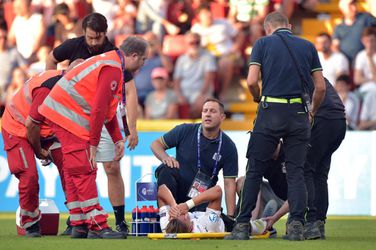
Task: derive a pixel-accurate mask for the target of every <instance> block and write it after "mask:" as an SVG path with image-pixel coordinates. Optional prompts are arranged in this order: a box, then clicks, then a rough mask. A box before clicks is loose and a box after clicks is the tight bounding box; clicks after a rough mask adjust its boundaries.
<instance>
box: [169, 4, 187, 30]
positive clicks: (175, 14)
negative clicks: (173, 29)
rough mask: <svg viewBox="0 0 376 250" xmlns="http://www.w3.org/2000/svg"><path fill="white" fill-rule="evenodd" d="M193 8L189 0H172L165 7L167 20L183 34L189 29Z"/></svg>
mask: <svg viewBox="0 0 376 250" xmlns="http://www.w3.org/2000/svg"><path fill="white" fill-rule="evenodd" d="M193 17H194V10H193V8H192V1H191V0H172V1H171V2H170V4H169V5H168V8H167V20H168V21H169V22H171V23H172V24H174V25H176V26H177V27H178V28H179V29H180V32H179V34H185V33H186V32H187V31H189V30H190V29H191V24H192V20H193Z"/></svg>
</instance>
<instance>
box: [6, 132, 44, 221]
mask: <svg viewBox="0 0 376 250" xmlns="http://www.w3.org/2000/svg"><path fill="white" fill-rule="evenodd" d="M2 135H3V139H4V149H5V151H6V152H7V158H8V166H9V170H10V172H11V173H12V174H14V175H15V176H16V178H17V179H18V180H19V184H18V192H19V202H20V207H21V211H20V215H21V226H22V227H23V228H28V227H30V226H32V225H33V224H35V223H36V222H37V221H39V220H40V211H39V183H38V171H37V166H36V162H35V156H34V151H33V148H32V147H31V145H30V144H29V142H28V141H27V139H26V138H21V137H18V136H14V135H11V134H9V133H8V132H7V131H6V130H4V129H2Z"/></svg>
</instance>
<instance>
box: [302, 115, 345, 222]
mask: <svg viewBox="0 0 376 250" xmlns="http://www.w3.org/2000/svg"><path fill="white" fill-rule="evenodd" d="M345 134H346V120H345V119H337V120H328V119H323V118H316V119H315V122H314V125H313V127H312V130H311V139H310V143H309V149H308V152H307V161H306V164H305V166H304V178H305V181H306V186H307V191H308V211H307V214H306V220H307V222H314V221H316V220H324V221H325V219H326V213H327V211H328V206H329V198H328V184H327V181H328V173H329V170H330V162H331V158H332V154H333V153H334V152H335V151H336V150H337V149H338V147H339V146H340V145H341V142H342V140H343V139H344V138H345Z"/></svg>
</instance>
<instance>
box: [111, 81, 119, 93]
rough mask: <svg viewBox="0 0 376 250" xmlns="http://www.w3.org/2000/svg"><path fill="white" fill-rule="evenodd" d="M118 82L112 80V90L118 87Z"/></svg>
mask: <svg viewBox="0 0 376 250" xmlns="http://www.w3.org/2000/svg"><path fill="white" fill-rule="evenodd" d="M117 84H118V83H117V81H112V82H111V90H112V91H114V90H115V89H116V87H117Z"/></svg>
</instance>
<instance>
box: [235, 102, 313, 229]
mask: <svg viewBox="0 0 376 250" xmlns="http://www.w3.org/2000/svg"><path fill="white" fill-rule="evenodd" d="M280 138H283V140H284V152H285V157H286V171H287V173H286V178H287V184H288V201H289V204H290V215H291V216H290V220H298V221H302V222H304V214H305V208H306V204H307V202H306V197H307V194H306V187H305V183H304V162H305V158H306V152H307V144H308V141H309V138H310V124H309V119H308V114H307V113H305V112H304V108H303V105H302V104H280V103H260V105H259V109H258V114H257V118H256V122H255V126H254V130H253V133H252V135H251V138H250V140H249V144H248V151H247V158H248V166H247V170H246V178H245V182H244V186H243V189H242V192H241V197H240V199H239V201H238V202H239V203H238V208H239V213H238V216H237V218H236V221H237V222H238V223H247V222H249V220H250V217H251V212H252V210H253V209H254V208H255V205H256V201H257V195H258V193H259V190H260V183H261V180H262V176H263V175H264V172H265V169H266V167H267V164H268V161H269V160H270V159H272V155H273V153H274V151H275V149H276V147H277V144H278V142H279V140H280Z"/></svg>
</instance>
